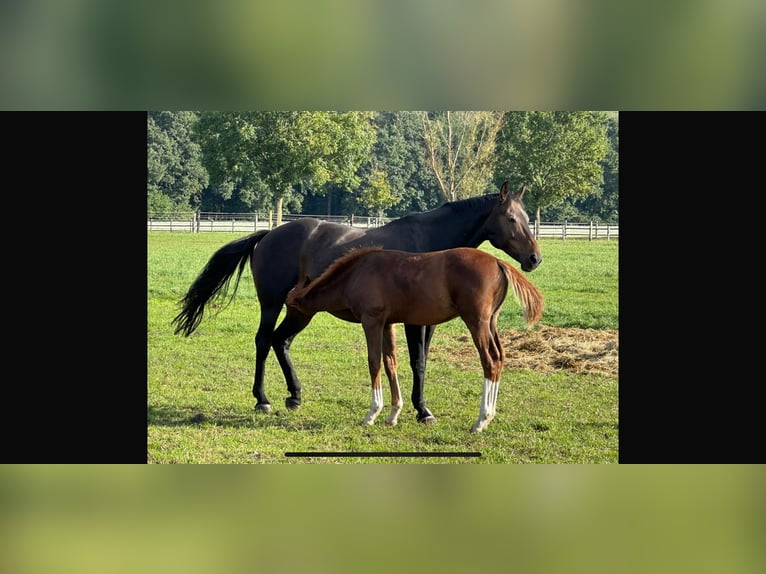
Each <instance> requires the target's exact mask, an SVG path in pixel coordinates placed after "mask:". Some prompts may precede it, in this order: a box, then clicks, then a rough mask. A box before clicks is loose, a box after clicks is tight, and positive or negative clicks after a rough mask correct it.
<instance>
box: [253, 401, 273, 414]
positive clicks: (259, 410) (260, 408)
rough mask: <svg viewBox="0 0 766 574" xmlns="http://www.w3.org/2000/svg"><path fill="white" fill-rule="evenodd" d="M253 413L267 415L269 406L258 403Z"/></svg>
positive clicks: (269, 410) (269, 412)
mask: <svg viewBox="0 0 766 574" xmlns="http://www.w3.org/2000/svg"><path fill="white" fill-rule="evenodd" d="M255 412H257V413H263V414H265V415H269V414H271V405H270V404H269V403H259V404H257V405H255Z"/></svg>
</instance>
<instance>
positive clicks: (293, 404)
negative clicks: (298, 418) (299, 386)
mask: <svg viewBox="0 0 766 574" xmlns="http://www.w3.org/2000/svg"><path fill="white" fill-rule="evenodd" d="M300 406H301V402H300V401H299V400H297V399H294V398H292V397H287V398H286V399H285V407H287V410H288V411H297V410H298V409H299V408H300Z"/></svg>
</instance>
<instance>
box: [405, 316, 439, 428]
mask: <svg viewBox="0 0 766 574" xmlns="http://www.w3.org/2000/svg"><path fill="white" fill-rule="evenodd" d="M435 330H436V327H435V326H433V325H432V326H429V327H421V326H419V325H405V326H404V334H405V335H406V336H407V350H408V351H409V353H410V367H411V368H412V406H414V407H415V410H416V411H417V413H418V414H417V420H418V422H419V423H425V424H432V423H435V422H436V417H434V415H432V414H431V411H430V410H428V407H426V399H425V396H424V393H423V388H424V386H425V381H426V361H427V359H428V349H429V347H430V346H431V337H433V335H434V331H435Z"/></svg>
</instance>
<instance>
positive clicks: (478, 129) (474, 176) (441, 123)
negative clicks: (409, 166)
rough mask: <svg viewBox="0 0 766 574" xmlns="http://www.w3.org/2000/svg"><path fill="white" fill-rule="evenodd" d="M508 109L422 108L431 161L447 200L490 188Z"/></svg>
mask: <svg viewBox="0 0 766 574" xmlns="http://www.w3.org/2000/svg"><path fill="white" fill-rule="evenodd" d="M503 116H504V112H431V113H429V112H421V119H422V123H423V140H424V142H425V146H426V154H427V155H426V157H427V161H428V165H429V166H430V168H431V169H432V170H433V173H434V175H435V176H436V179H437V180H438V182H439V188H440V190H441V194H442V198H443V199H444V201H455V200H458V199H464V198H467V197H473V196H475V195H481V194H483V193H485V192H486V190H487V188H488V187H489V186H490V185H491V180H492V175H493V169H494V161H495V138H496V136H497V133H498V131H499V130H500V128H501V126H502V125H503Z"/></svg>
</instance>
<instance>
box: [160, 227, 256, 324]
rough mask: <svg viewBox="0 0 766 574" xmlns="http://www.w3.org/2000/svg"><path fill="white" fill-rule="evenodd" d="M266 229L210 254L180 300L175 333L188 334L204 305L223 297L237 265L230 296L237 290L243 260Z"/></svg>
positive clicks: (248, 256) (243, 263)
mask: <svg viewBox="0 0 766 574" xmlns="http://www.w3.org/2000/svg"><path fill="white" fill-rule="evenodd" d="M267 233H268V230H263V231H258V232H256V233H252V234H250V235H248V236H247V237H243V238H241V239H236V240H234V241H232V242H231V243H227V244H226V245H224V246H223V247H221V248H220V249H219V250H218V251H216V252H215V253H213V256H212V257H211V258H210V260H209V261H208V262H207V265H205V268H204V269H203V270H202V272H201V273H200V274H199V275H198V276H197V278H196V279H195V280H194V283H192V285H191V287H189V291H187V293H186V295H185V296H184V298H183V299H181V301H180V302H179V303H180V304H181V306H182V307H183V308H182V310H181V312H180V313H179V314H178V315H176V317H175V319H173V324H174V325H175V326H176V328H175V331H174V333H175V334H176V335H178V334H179V333H182V334H183V335H184V337H188V336H189V335H191V334H192V333H193V332H194V330H195V329H196V328H197V326H199V324H200V322H201V321H202V315H203V313H204V311H205V305H207V304H208V303H209V302H210V301H212V300H214V299H217V298H219V297H225V296H226V292H227V291H228V288H229V281H230V280H231V278H232V276H233V275H234V273H235V272H236V271H237V268H238V267H239V273H238V274H237V279H236V281H235V282H234V291H233V292H232V294H231V298H230V299H229V301H231V299H233V298H234V295H236V293H237V287H238V286H239V279H240V277H242V271H243V270H244V269H245V264H246V263H247V261H248V260H249V259H250V256H251V255H252V253H253V249H254V248H255V245H256V244H257V243H258V242H259V241H260V240H261V239H263V237H264V235H266V234H267Z"/></svg>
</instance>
